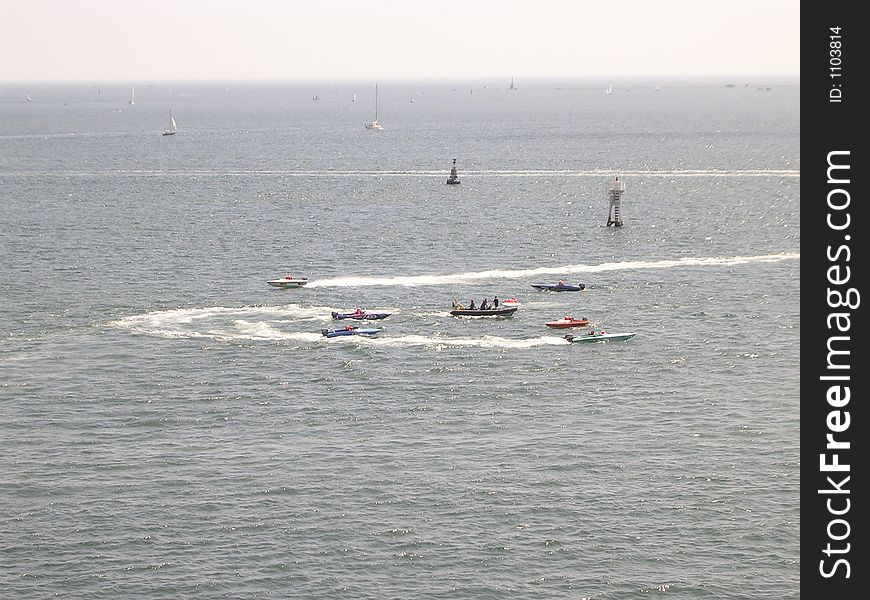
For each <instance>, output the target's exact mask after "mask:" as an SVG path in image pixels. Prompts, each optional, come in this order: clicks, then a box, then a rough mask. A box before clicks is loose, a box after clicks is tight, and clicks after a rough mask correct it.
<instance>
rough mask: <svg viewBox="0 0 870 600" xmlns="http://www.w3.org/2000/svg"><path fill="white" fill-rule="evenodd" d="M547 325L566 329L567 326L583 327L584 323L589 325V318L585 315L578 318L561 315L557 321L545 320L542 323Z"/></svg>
mask: <svg viewBox="0 0 870 600" xmlns="http://www.w3.org/2000/svg"><path fill="white" fill-rule="evenodd" d="M544 325H546V326H547V327H552V328H554V329H567V328H568V327H583V326H584V325H589V319H587V318H586V317H581V318H579V319H575V318H574V317H562V318H561V319H558V320H557V321H547V322H546V323H544Z"/></svg>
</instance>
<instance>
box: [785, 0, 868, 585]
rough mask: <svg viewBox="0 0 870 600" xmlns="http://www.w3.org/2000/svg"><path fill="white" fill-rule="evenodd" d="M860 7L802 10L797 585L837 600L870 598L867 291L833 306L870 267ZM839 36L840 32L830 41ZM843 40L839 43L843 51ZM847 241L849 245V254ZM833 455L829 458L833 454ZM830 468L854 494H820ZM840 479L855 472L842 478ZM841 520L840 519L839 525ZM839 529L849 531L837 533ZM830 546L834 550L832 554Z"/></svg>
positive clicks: (858, 285)
mask: <svg viewBox="0 0 870 600" xmlns="http://www.w3.org/2000/svg"><path fill="white" fill-rule="evenodd" d="M859 6H861V5H860V4H859V3H857V2H849V3H845V2H813V3H808V2H805V3H803V4H802V6H801V104H802V106H801V110H802V112H801V149H802V152H801V246H802V248H801V290H802V292H801V323H802V325H801V398H800V402H801V434H800V435H801V550H800V556H801V592H802V593H803V594H804V595H805V596H806V597H807V598H824V599H838V600H839V599H852V598H858V597H859V594H860V597H861V598H864V597H866V594H867V589H868V587H867V572H868V570H870V559H868V553H867V551H866V545H867V544H870V536H868V535H867V532H866V529H865V527H864V518H863V517H864V515H865V514H866V512H867V511H868V510H870V509H868V507H867V506H866V504H867V494H866V493H862V492H859V489H861V490H866V489H867V488H868V483H870V482H868V481H867V476H866V468H865V467H864V465H865V464H866V460H861V459H860V458H859V457H860V456H861V455H866V454H867V453H868V448H867V444H866V443H862V442H863V441H864V440H863V436H864V435H866V434H867V431H868V428H867V425H866V418H867V417H866V414H867V411H866V410H865V408H864V406H865V405H866V403H867V401H868V397H867V386H866V380H867V371H868V365H870V360H868V358H867V357H866V356H865V354H866V349H865V347H867V346H870V343H868V341H867V340H866V325H865V324H864V323H865V319H864V318H863V313H865V312H866V308H865V307H864V306H863V303H864V302H870V297H863V294H862V297H861V299H860V302H859V303H858V306H857V307H855V308H849V307H832V306H831V302H829V290H839V291H840V292H841V293H843V294H846V293H847V290H848V289H849V288H854V289H855V290H857V291H858V293H859V294H861V292H863V291H864V289H865V286H864V285H863V282H864V281H865V275H864V272H866V271H867V269H868V268H870V265H868V264H867V260H866V256H867V254H866V251H865V250H864V248H865V247H866V246H867V240H866V237H867V232H868V231H870V223H868V222H867V210H866V208H865V206H866V203H867V198H866V197H865V195H864V191H865V189H866V184H865V180H866V178H867V177H868V172H867V166H866V162H867V160H866V150H865V148H864V146H866V145H867V144H868V141H867V139H866V138H867V135H870V133H868V131H870V127H868V126H867V123H868V122H870V105H868V103H867V94H866V93H865V92H864V91H863V90H864V89H866V88H867V87H868V86H867V84H866V83H865V82H864V80H865V78H866V72H865V67H866V65H867V63H866V61H865V60H864V54H865V53H866V39H867V37H868V35H870V31H867V30H866V24H867V20H866V19H863V18H861V17H859V16H858V7H859ZM832 28H834V29H832ZM836 28H839V31H837V30H836ZM837 35H839V36H840V37H839V38H837V37H832V36H837ZM837 41H839V42H841V43H840V44H839V47H838V44H836V43H835V42H837ZM832 50H840V52H839V53H837V52H832ZM836 59H839V60H836ZM835 67H839V70H838V69H836V68H835ZM837 73H839V74H840V75H836V74H837ZM834 100H839V101H834ZM831 152H839V153H844V152H848V155H846V154H838V155H836V156H835V157H834V160H835V161H836V162H837V163H838V164H840V165H843V164H848V165H849V169H848V171H846V170H843V169H840V170H838V171H835V172H833V173H832V174H834V177H833V178H834V179H844V178H848V179H849V182H848V183H839V184H835V183H829V181H828V167H829V155H830V153H831ZM838 189H839V190H845V191H846V192H847V194H848V196H846V195H845V194H844V193H842V192H833V196H832V198H833V203H834V204H837V205H840V206H842V205H843V204H845V203H847V200H846V199H847V198H848V206H847V207H845V208H840V209H837V210H834V209H831V208H830V207H829V206H828V196H829V194H831V193H832V191H833V190H838ZM829 215H830V219H831V222H833V223H834V225H836V226H843V224H844V223H846V218H847V217H846V215H848V219H849V221H848V223H849V225H848V227H846V228H844V229H841V230H836V229H834V228H833V227H832V226H831V225H830V224H829ZM843 246H845V247H847V248H848V251H847V250H842V249H841V248H842V247H843ZM838 249H840V251H839V254H838V252H837V251H838ZM831 256H834V257H835V258H834V259H832V258H831ZM836 265H839V267H838V270H836V271H834V272H833V273H832V274H833V275H834V278H835V279H836V278H837V277H839V278H840V279H842V278H843V277H844V275H845V273H846V270H845V269H846V267H848V268H849V275H850V277H849V280H848V281H847V282H845V283H841V284H836V285H835V284H832V283H831V281H830V280H829V269H830V268H831V267H835V266H836ZM834 302H836V297H835V299H834ZM838 312H847V313H849V318H848V320H841V321H840V322H839V323H840V325H841V326H842V325H844V324H846V323H848V324H849V331H848V332H843V331H840V330H839V329H838V328H837V326H836V324H832V323H833V322H832V321H831V319H830V316H831V314H832V313H838ZM832 336H848V341H844V340H839V341H837V342H835V345H836V346H837V347H838V348H840V349H841V350H844V349H847V350H849V352H850V353H849V354H848V355H846V356H845V357H844V356H843V355H840V358H839V360H838V362H839V363H841V364H849V365H850V367H849V368H848V369H840V370H836V371H834V370H832V369H830V368H829V366H828V358H829V349H828V343H829V339H830V338H831V337H832ZM826 375H827V376H830V375H847V376H848V377H849V380H848V381H840V382H836V381H830V380H828V381H826V380H822V379H821V377H823V376H826ZM835 384H841V385H844V386H849V388H850V393H851V395H850V401H849V403H848V404H847V405H845V406H842V407H839V408H837V407H834V406H832V405H831V404H830V403H829V402H828V397H827V393H828V390H829V388H830V387H831V386H832V385H835ZM837 410H839V411H841V412H840V413H839V415H838V416H834V417H832V418H834V419H835V420H834V421H833V424H834V427H837V428H842V425H843V419H844V418H845V415H844V413H845V412H846V411H848V413H849V426H848V429H846V430H845V431H841V432H837V433H832V432H831V430H830V428H829V421H828V418H829V416H830V414H831V411H837ZM829 433H832V435H834V436H835V439H836V440H837V441H841V442H845V441H848V442H849V443H850V447H849V448H848V449H840V450H837V449H826V446H827V443H828V440H827V437H826V436H827V435H828V434H829ZM823 453H827V455H828V456H829V457H830V456H831V455H832V454H834V453H836V454H838V455H839V456H838V461H839V463H841V464H848V465H849V471H848V472H824V471H823V470H822V468H821V464H820V455H821V454H823ZM826 460H827V462H829V463H830V462H831V460H832V458H828V459H826ZM829 476H830V477H831V479H832V480H833V482H834V483H835V484H836V485H839V486H840V487H841V488H842V489H848V490H849V493H848V494H845V493H843V494H831V493H820V490H830V489H832V488H833V487H834V486H833V485H832V483H831V482H829V481H828V477H829ZM844 476H848V477H849V478H850V479H849V481H848V482H847V483H845V484H843V483H842V481H843V478H844ZM829 499H830V501H831V507H830V508H829V507H828V504H827V502H828V500H829ZM847 500H848V503H847ZM847 506H848V512H845V513H844V514H841V515H834V514H832V513H831V509H833V510H834V511H843V510H844V509H845V508H846V507H847ZM836 519H841V521H836V522H834V521H835V520H836ZM844 522H847V523H848V525H846V524H845V523H844ZM846 534H848V535H846ZM831 535H833V536H835V537H842V536H844V535H845V536H846V537H845V538H844V539H840V540H837V539H832V537H831ZM828 544H830V545H831V548H832V549H834V550H835V552H831V553H830V554H826V550H827V549H828ZM847 544H848V546H847ZM845 550H848V551H845ZM837 559H844V560H846V561H848V564H849V576H848V577H846V568H845V565H844V564H843V563H840V564H839V566H837V567H836V568H835V567H834V566H835V563H836V560H837ZM822 561H824V562H822ZM822 571H826V572H828V573H829V574H831V572H832V571H833V576H830V577H825V576H824V575H823V574H822Z"/></svg>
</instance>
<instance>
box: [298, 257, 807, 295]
mask: <svg viewBox="0 0 870 600" xmlns="http://www.w3.org/2000/svg"><path fill="white" fill-rule="evenodd" d="M799 258H800V253H797V252H786V253H781V254H765V255H761V256H720V257H693V258H680V259H674V260H656V261H646V260H637V261H622V262H608V263H601V264H598V265H585V264H578V265H564V266H561V267H538V268H535V269H508V270H505V269H497V270H491V271H472V272H466V273H453V274H450V275H403V276H395V277H377V276H365V277H333V278H329V279H320V280H317V281H312V282H310V283H309V284H308V286H307V287H309V288H318V287H324V288H325V287H362V286H373V285H378V286H406V287H416V286H427V285H433V286H434V285H443V284H457V283H469V282H474V281H481V280H485V279H524V278H529V277H534V276H537V275H575V274H580V273H602V272H606V271H628V270H637V269H674V268H683V267H728V266H733V265H745V264H752V263H772V262H780V261H784V260H797V259H799Z"/></svg>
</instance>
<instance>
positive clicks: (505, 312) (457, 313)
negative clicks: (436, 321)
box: [450, 306, 517, 317]
mask: <svg viewBox="0 0 870 600" xmlns="http://www.w3.org/2000/svg"><path fill="white" fill-rule="evenodd" d="M515 312H517V309H516V307H515V306H514V307H508V308H488V309H486V310H480V309H479V308H476V309H474V310H471V309H469V308H460V309H453V310H451V311H450V314H451V315H453V316H454V317H509V316H511V315H512V314H514V313H515Z"/></svg>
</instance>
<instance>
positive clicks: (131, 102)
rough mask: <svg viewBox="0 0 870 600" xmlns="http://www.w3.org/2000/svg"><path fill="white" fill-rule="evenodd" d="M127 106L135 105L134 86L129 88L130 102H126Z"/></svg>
mask: <svg viewBox="0 0 870 600" xmlns="http://www.w3.org/2000/svg"><path fill="white" fill-rule="evenodd" d="M127 104H136V86H135V85H134V86H131V87H130V100H129V101H128V102H127Z"/></svg>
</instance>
